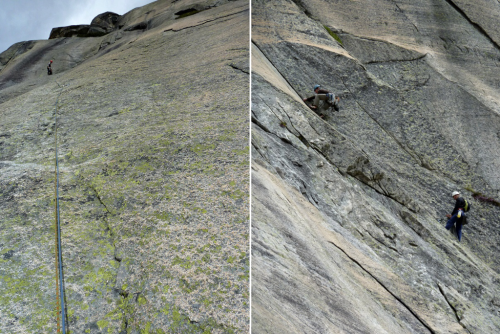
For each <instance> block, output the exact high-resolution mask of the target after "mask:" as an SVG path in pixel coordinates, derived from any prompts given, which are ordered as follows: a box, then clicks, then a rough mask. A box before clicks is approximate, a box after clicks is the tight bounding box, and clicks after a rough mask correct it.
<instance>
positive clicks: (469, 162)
mask: <svg viewBox="0 0 500 334" xmlns="http://www.w3.org/2000/svg"><path fill="white" fill-rule="evenodd" d="M499 16H500V4H498V3H497V2H494V1H493V2H491V1H489V2H487V1H484V2H481V1H480V2H474V3H472V2H465V1H464V2H459V1H446V0H443V1H412V2H399V1H377V2H358V1H316V0H300V1H298V0H297V1H287V0H279V1H273V2H266V1H253V2H252V42H253V43H252V159H253V160H252V184H253V186H252V332H253V333H277V332H278V333H285V332H294V333H491V334H493V333H498V332H499V331H500V308H499V306H498V304H499V303H498V297H497V296H498V295H500V261H499V259H498V256H497V254H498V252H499V251H500V247H499V241H500V229H499V228H500V226H499V225H500V224H499V218H498V217H499V214H500V209H499V207H498V206H495V205H493V204H492V203H487V202H483V201H479V200H476V199H475V198H474V197H473V194H475V193H478V192H480V193H483V194H487V195H489V196H490V197H493V198H496V199H497V200H498V198H499V197H500V196H499V195H500V194H499V191H500V174H499V170H500V169H499V166H500V160H499V157H500V137H499V133H500V115H499V113H500V99H499V96H500V95H499V94H498V93H499V92H500V82H499V78H500V67H499V66H498V63H499V59H500V51H499V48H498V43H497V42H496V39H497V37H498V28H497V27H496V26H495V24H494V23H493V22H496V21H495V18H498V17H499ZM314 84H321V85H322V86H323V88H325V89H327V90H330V91H332V92H335V93H336V94H337V95H338V96H340V98H341V101H340V111H339V112H335V111H334V110H333V108H328V105H321V106H320V110H319V111H317V112H315V111H312V110H310V109H309V108H308V107H307V105H306V104H305V103H304V102H303V101H302V99H303V98H305V97H307V96H310V95H311V93H312V88H313V85H314ZM318 114H321V115H323V118H320V117H319V115H318ZM453 190H459V191H461V192H462V194H463V196H464V197H466V198H467V199H469V200H470V201H471V203H472V206H473V211H472V212H471V214H470V223H469V225H467V226H465V228H464V236H463V239H462V242H461V243H459V242H458V241H457V240H456V239H455V238H454V237H453V236H452V235H451V234H450V233H449V232H448V231H447V230H446V229H445V228H444V224H445V221H446V219H445V218H444V215H445V214H447V213H450V212H451V210H452V208H453V205H454V201H453V199H452V198H451V192H452V191H453Z"/></svg>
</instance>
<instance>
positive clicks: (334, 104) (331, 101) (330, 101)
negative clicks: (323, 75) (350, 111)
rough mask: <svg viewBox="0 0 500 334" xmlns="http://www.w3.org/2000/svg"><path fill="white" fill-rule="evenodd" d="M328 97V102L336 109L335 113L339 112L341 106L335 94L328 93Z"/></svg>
mask: <svg viewBox="0 0 500 334" xmlns="http://www.w3.org/2000/svg"><path fill="white" fill-rule="evenodd" d="M326 97H327V101H328V103H329V104H330V105H333V109H335V111H339V109H340V108H339V104H338V103H337V102H336V101H335V94H333V93H327V94H326Z"/></svg>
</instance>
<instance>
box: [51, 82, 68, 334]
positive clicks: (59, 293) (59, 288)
mask: <svg viewBox="0 0 500 334" xmlns="http://www.w3.org/2000/svg"><path fill="white" fill-rule="evenodd" d="M57 84H58V85H59V83H57ZM59 87H60V88H61V91H60V92H59V95H58V96H57V99H56V103H55V104H54V115H55V125H54V139H55V141H54V144H55V151H56V158H55V182H54V183H55V191H54V196H55V227H56V261H55V263H56V298H57V333H61V322H62V333H63V334H66V315H65V312H64V310H65V306H64V287H63V285H64V284H63V276H62V249H61V219H60V214H59V159H58V156H57V106H58V103H59V97H60V96H61V94H62V87H61V85H59ZM61 319H62V321H61Z"/></svg>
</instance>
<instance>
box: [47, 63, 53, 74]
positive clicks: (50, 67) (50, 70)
mask: <svg viewBox="0 0 500 334" xmlns="http://www.w3.org/2000/svg"><path fill="white" fill-rule="evenodd" d="M47 74H48V75H52V60H51V61H50V62H49V65H47Z"/></svg>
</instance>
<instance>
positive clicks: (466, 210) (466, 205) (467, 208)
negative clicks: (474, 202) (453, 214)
mask: <svg viewBox="0 0 500 334" xmlns="http://www.w3.org/2000/svg"><path fill="white" fill-rule="evenodd" d="M464 202H465V205H464V212H469V210H470V208H471V205H470V203H469V202H468V201H467V200H466V199H465V198H464Z"/></svg>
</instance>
